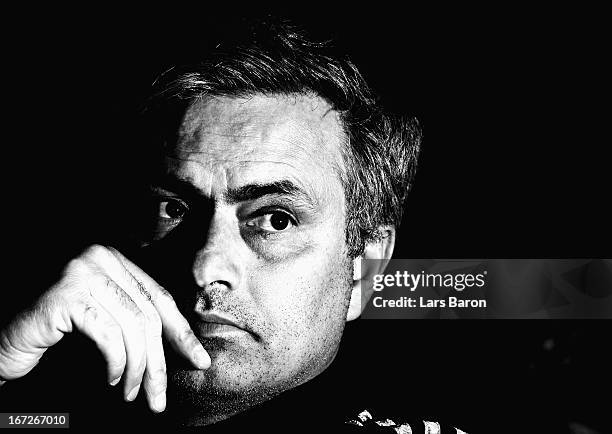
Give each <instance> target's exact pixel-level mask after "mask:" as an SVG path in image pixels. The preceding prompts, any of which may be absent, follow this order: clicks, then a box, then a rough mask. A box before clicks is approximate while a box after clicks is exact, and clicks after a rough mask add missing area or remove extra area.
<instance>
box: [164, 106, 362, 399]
mask: <svg viewBox="0 0 612 434" xmlns="http://www.w3.org/2000/svg"><path fill="white" fill-rule="evenodd" d="M343 140H344V133H343V131H342V129H341V126H340V123H339V119H338V116H337V113H336V112H334V111H332V110H330V107H329V105H328V104H327V103H326V102H325V101H323V100H322V99H320V98H316V97H306V96H262V95H256V96H253V97H250V98H244V99H243V98H226V97H219V98H213V99H209V100H206V101H198V102H195V103H194V104H192V105H191V106H190V108H189V109H188V110H187V112H186V113H185V116H184V117H183V120H182V124H181V127H180V129H179V134H178V143H177V147H176V149H174V150H173V153H172V155H169V156H168V157H167V159H166V174H165V175H166V176H165V178H166V179H165V181H161V182H160V183H159V184H157V185H156V186H155V187H154V192H155V195H156V196H157V197H158V198H159V217H158V222H157V228H156V236H155V237H156V239H157V240H158V244H160V245H162V244H165V245H166V246H167V247H165V248H164V249H160V251H162V252H164V253H163V255H167V257H168V261H171V260H174V261H176V258H177V257H179V256H180V257H185V261H183V262H188V264H187V266H188V274H189V275H190V279H191V286H190V287H184V288H183V287H167V289H168V290H169V291H170V292H171V293H173V294H177V295H175V296H178V294H179V293H180V294H181V295H183V296H184V293H185V291H189V292H190V293H192V294H193V296H191V298H190V300H191V303H190V306H188V309H189V310H191V311H192V312H193V313H194V314H193V316H192V325H193V328H194V331H195V333H196V335H198V337H199V338H200V339H201V341H202V343H203V344H204V347H205V348H206V349H207V351H208V352H209V354H210V356H211V359H212V365H211V368H210V369H208V370H206V371H197V370H186V369H185V370H180V371H178V372H175V373H174V374H173V375H172V376H171V379H172V380H173V381H174V383H175V384H177V385H178V387H179V388H180V390H182V391H183V392H190V395H191V396H192V397H193V396H196V397H197V398H196V400H199V399H202V402H204V401H206V397H207V396H210V395H211V394H212V395H216V396H225V397H243V398H245V397H246V399H255V398H253V397H255V396H259V397H260V399H261V397H264V396H269V395H273V394H276V393H278V392H280V391H282V390H285V389H288V388H291V387H294V386H295V385H297V384H299V383H302V382H304V381H306V380H308V379H310V378H312V377H313V376H315V375H317V374H318V373H320V372H321V371H322V370H323V369H325V368H326V366H327V365H328V364H329V363H330V362H331V361H332V359H333V357H334V356H335V354H336V351H337V348H338V345H339V341H340V337H341V335H342V331H343V327H344V322H345V318H346V309H347V306H348V300H349V296H350V289H351V286H352V267H351V261H350V260H349V258H348V257H347V246H346V244H345V199H344V192H343V187H342V185H341V183H340V179H339V172H340V171H341V170H344V164H343V160H342V157H341V152H340V149H341V144H342V142H343ZM173 237H174V238H176V240H183V241H182V243H183V245H184V242H189V243H191V244H192V247H191V248H190V249H189V252H190V253H189V254H188V255H187V256H185V254H184V251H183V253H177V252H178V250H177V247H179V248H180V247H181V243H178V242H174V243H173V242H170V241H168V240H170V239H172V238H173ZM166 238H167V240H166ZM187 240H188V241H187ZM154 244H155V243H154ZM183 250H184V249H183ZM181 255H182V256H181ZM171 257H172V258H171ZM186 314H189V312H186ZM224 322H225V323H230V324H220V323H224ZM249 397H250V398H249Z"/></svg>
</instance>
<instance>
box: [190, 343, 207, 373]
mask: <svg viewBox="0 0 612 434" xmlns="http://www.w3.org/2000/svg"><path fill="white" fill-rule="evenodd" d="M193 358H194V359H195V362H196V364H197V365H198V367H199V368H201V369H206V368H208V367H209V366H210V357H209V356H208V353H207V352H206V350H205V349H204V348H202V347H198V348H197V349H196V350H195V351H194V352H193Z"/></svg>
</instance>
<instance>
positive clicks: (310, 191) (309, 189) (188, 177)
mask: <svg viewBox="0 0 612 434" xmlns="http://www.w3.org/2000/svg"><path fill="white" fill-rule="evenodd" d="M167 158H168V159H172V160H177V161H180V162H191V163H195V164H196V165H198V166H200V168H201V174H202V175H204V178H207V179H211V180H212V179H213V178H214V174H213V173H212V172H211V171H210V170H209V169H210V167H209V166H212V165H213V164H214V163H213V162H210V163H207V162H202V161H198V160H192V159H184V158H180V157H174V156H171V155H167ZM218 161H224V162H227V161H229V162H232V163H234V164H236V165H239V166H245V165H248V164H249V163H266V164H280V165H283V166H289V167H291V168H292V169H293V170H295V172H296V173H299V171H298V169H297V168H296V167H295V166H293V165H292V164H290V163H287V162H282V161H268V160H263V161H262V160H244V161H240V162H238V163H235V162H234V161H232V160H218ZM182 168H183V169H185V168H184V167H182ZM177 169H178V172H179V173H176V175H177V176H178V177H179V178H180V179H183V180H185V181H187V182H189V183H190V184H191V185H193V186H194V187H195V188H197V189H198V190H199V191H200V192H201V193H203V194H205V195H206V196H207V197H210V198H212V197H213V193H212V186H211V187H210V188H209V189H206V190H205V189H203V188H202V187H203V186H202V185H199V184H200V183H199V182H198V180H197V179H196V177H195V176H193V173H190V172H191V171H189V170H187V171H186V172H187V173H180V172H181V167H178V168H177ZM169 172H173V170H172V169H171V168H169ZM223 173H224V181H225V182H224V183H223V188H222V189H221V191H220V196H223V195H224V194H225V192H227V191H228V190H229V189H230V188H239V187H242V186H243V185H248V184H251V183H260V184H263V183H270V182H275V181H282V180H289V181H292V182H293V183H294V184H295V185H297V186H298V187H299V188H301V189H302V190H303V191H304V192H305V194H307V195H308V196H309V197H310V199H311V201H312V202H313V203H314V204H315V206H318V207H320V206H321V201H320V200H319V195H318V194H316V191H315V189H314V188H313V186H311V185H310V183H308V182H304V181H303V180H302V179H300V177H298V176H295V175H294V174H293V173H291V172H290V173H287V174H284V175H282V176H278V179H274V178H273V179H258V178H254V179H253V180H249V181H247V182H244V183H241V184H242V185H236V186H233V185H232V186H230V183H229V181H228V177H229V176H228V174H229V171H228V170H224V171H223Z"/></svg>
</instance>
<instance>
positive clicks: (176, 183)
mask: <svg viewBox="0 0 612 434" xmlns="http://www.w3.org/2000/svg"><path fill="white" fill-rule="evenodd" d="M154 186H159V187H162V188H164V189H165V188H168V189H169V190H170V191H173V192H175V193H177V194H184V195H186V196H191V197H194V196H199V197H203V196H204V195H203V194H202V191H201V190H200V189H199V188H197V187H196V186H195V185H194V184H193V183H192V182H190V181H189V180H187V179H183V178H180V177H177V176H175V175H172V174H168V175H166V176H164V177H163V178H161V179H159V180H158V182H154V183H153V184H152V187H154ZM266 196H286V197H289V198H292V199H293V200H295V201H297V202H298V203H300V204H302V205H304V206H306V207H308V208H312V209H314V208H317V204H318V203H317V201H316V200H315V198H314V197H313V196H312V195H310V194H308V193H307V192H306V190H304V189H303V188H301V187H300V186H298V185H297V184H296V183H294V182H293V181H290V180H279V181H273V182H268V183H253V184H247V185H244V186H242V187H237V188H230V189H228V190H227V191H226V192H225V193H224V194H223V198H224V200H225V201H226V202H227V203H229V204H232V205H233V204H236V203H240V202H247V201H253V200H257V199H261V198H263V197H266ZM209 199H210V198H209Z"/></svg>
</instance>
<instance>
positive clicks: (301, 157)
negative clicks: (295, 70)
mask: <svg viewBox="0 0 612 434" xmlns="http://www.w3.org/2000/svg"><path fill="white" fill-rule="evenodd" d="M344 139H345V135H344V132H343V130H342V127H341V124H340V120H339V116H338V114H337V112H335V111H333V110H332V109H331V107H330V106H329V104H328V103H327V102H326V101H324V100H323V99H321V98H319V97H315V96H306V95H290V96H287V95H274V96H266V95H254V96H250V97H248V98H230V97H215V98H210V99H203V100H198V101H195V102H194V103H192V104H191V106H190V107H189V108H188V109H187V111H186V112H185V115H184V117H183V120H182V122H181V126H180V128H179V134H178V142H177V146H176V148H175V149H174V150H173V152H174V153H173V155H171V156H170V158H169V164H168V166H169V169H170V170H171V171H174V172H176V171H178V172H180V173H179V174H180V175H181V177H183V178H188V179H189V180H190V181H191V182H192V183H194V184H195V185H198V186H201V187H202V188H204V187H205V186H207V188H208V189H211V190H214V189H215V188H219V187H223V186H225V187H228V186H231V185H228V184H243V183H246V182H259V181H262V180H266V179H268V178H289V179H293V180H296V181H298V182H301V181H309V180H310V181H311V182H310V183H312V182H315V184H317V183H318V184H321V182H322V181H323V180H327V182H329V181H333V179H332V178H338V174H339V171H342V170H344V164H343V159H342V152H341V149H342V146H343V143H344ZM336 181H339V179H336ZM211 193H214V192H213V191H211Z"/></svg>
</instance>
